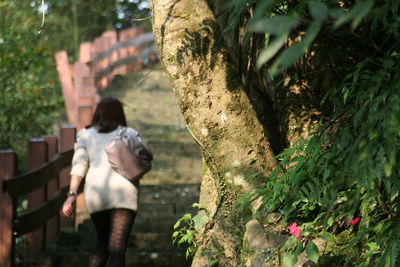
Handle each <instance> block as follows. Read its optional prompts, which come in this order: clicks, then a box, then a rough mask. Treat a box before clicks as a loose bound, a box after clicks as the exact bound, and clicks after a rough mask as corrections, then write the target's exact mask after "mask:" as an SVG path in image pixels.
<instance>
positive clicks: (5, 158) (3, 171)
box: [0, 150, 17, 267]
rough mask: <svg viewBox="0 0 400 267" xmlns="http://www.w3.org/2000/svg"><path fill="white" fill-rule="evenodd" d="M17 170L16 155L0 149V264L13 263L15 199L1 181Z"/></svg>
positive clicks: (9, 266)
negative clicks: (6, 190) (5, 190)
mask: <svg viewBox="0 0 400 267" xmlns="http://www.w3.org/2000/svg"><path fill="white" fill-rule="evenodd" d="M16 171H17V155H16V154H15V153H14V151H12V150H0V203H1V209H0V244H1V245H0V266H2V267H11V266H13V265H14V264H13V263H14V254H15V251H14V237H13V221H14V216H15V209H16V208H15V205H14V204H15V201H14V200H13V199H12V198H11V197H10V196H9V195H8V194H7V193H6V192H4V190H3V181H5V180H8V179H10V178H12V177H13V176H14V175H15V173H16Z"/></svg>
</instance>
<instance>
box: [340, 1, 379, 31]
mask: <svg viewBox="0 0 400 267" xmlns="http://www.w3.org/2000/svg"><path fill="white" fill-rule="evenodd" d="M373 6H374V1H373V0H367V1H359V2H358V3H357V4H356V5H355V6H354V7H353V8H352V9H350V11H348V12H346V13H344V14H343V15H342V16H339V17H338V19H337V20H336V21H335V23H334V24H333V28H334V29H336V28H338V27H340V26H342V25H343V24H345V23H347V22H349V21H351V20H353V22H352V24H351V27H352V28H353V29H355V28H356V27H357V26H358V24H359V23H360V22H361V20H362V19H363V18H364V17H365V16H366V15H367V14H368V12H369V11H370V10H371V8H372V7H373Z"/></svg>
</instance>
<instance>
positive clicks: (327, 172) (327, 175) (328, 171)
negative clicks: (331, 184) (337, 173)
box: [323, 169, 331, 179]
mask: <svg viewBox="0 0 400 267" xmlns="http://www.w3.org/2000/svg"><path fill="white" fill-rule="evenodd" d="M329 174H331V170H330V169H326V170H325V171H324V175H323V177H324V179H326V178H328V177H329Z"/></svg>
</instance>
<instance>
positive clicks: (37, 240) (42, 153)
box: [26, 138, 48, 260]
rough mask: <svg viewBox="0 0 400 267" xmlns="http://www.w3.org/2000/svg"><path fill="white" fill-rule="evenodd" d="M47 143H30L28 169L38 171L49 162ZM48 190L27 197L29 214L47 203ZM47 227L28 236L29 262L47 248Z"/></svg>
mask: <svg viewBox="0 0 400 267" xmlns="http://www.w3.org/2000/svg"><path fill="white" fill-rule="evenodd" d="M47 153H48V152H47V143H46V142H45V141H44V140H43V139H41V138H38V139H32V140H31V141H29V143H28V168H29V170H33V169H36V168H38V167H40V166H41V165H43V164H45V163H46V162H47ZM46 191H47V188H46V187H42V188H38V189H36V190H35V191H33V192H31V193H29V194H28V195H27V199H28V212H29V211H33V210H35V209H37V208H38V207H39V206H40V205H42V204H43V203H44V202H45V201H46V197H47V193H46ZM45 229H46V227H45V226H42V227H40V228H38V229H36V230H34V231H32V232H31V233H29V234H27V251H26V255H27V258H28V259H29V260H36V259H37V257H38V254H39V252H40V251H41V250H42V249H44V247H45V236H46V231H45Z"/></svg>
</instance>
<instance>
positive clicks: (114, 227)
mask: <svg viewBox="0 0 400 267" xmlns="http://www.w3.org/2000/svg"><path fill="white" fill-rule="evenodd" d="M110 215H111V232H110V239H109V242H110V243H109V246H108V255H109V263H108V265H107V266H108V267H124V266H125V251H126V247H127V244H128V240H129V234H130V232H131V228H132V225H133V222H134V220H135V217H136V213H135V212H134V211H133V210H129V209H113V210H111V214H110Z"/></svg>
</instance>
